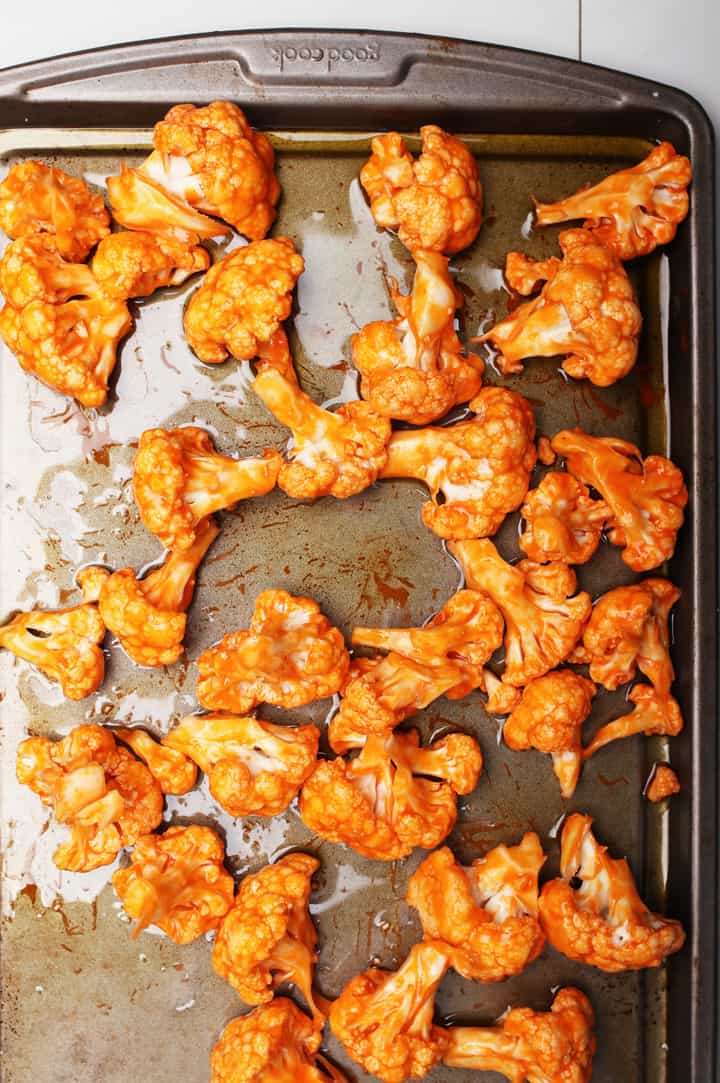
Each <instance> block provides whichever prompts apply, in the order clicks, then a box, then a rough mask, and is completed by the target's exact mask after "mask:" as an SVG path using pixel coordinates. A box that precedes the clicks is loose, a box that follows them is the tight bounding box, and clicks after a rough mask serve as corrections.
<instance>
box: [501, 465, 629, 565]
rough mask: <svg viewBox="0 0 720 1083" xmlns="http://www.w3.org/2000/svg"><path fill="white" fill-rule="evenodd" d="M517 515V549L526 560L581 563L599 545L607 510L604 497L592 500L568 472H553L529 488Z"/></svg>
mask: <svg viewBox="0 0 720 1083" xmlns="http://www.w3.org/2000/svg"><path fill="white" fill-rule="evenodd" d="M520 514H521V515H522V517H523V521H524V527H523V532H522V534H521V535H520V548H521V549H522V550H523V551H524V552H525V553H527V555H528V556H529V558H530V560H534V561H535V562H536V563H538V564H544V563H545V562H546V561H548V560H565V561H567V563H568V564H584V563H585V562H586V561H588V560H590V557H591V556H592V555H593V553H594V552H595V550H596V549H597V547H598V545H599V544H600V538H601V536H602V532H603V527H604V526H605V523H606V522H607V520H608V519H609V518H610V509H609V508H608V506H607V504H606V503H605V501H604V500H593V499H592V498H591V496H590V493H589V492H588V488H587V486H586V485H583V484H582V482H580V481H578V480H577V478H574V477H573V476H572V474H563V473H560V472H555V473H552V474H546V475H545V477H544V478H543V479H542V481H541V482H540V484H539V485H538V487H537V489H531V490H530V492H529V493H528V494H527V497H526V498H525V503H524V504H523V506H522V509H521V512H520Z"/></svg>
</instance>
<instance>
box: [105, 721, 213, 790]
mask: <svg viewBox="0 0 720 1083" xmlns="http://www.w3.org/2000/svg"><path fill="white" fill-rule="evenodd" d="M113 734H114V736H115V737H116V738H117V739H118V740H119V741H122V742H123V744H126V745H127V746H128V748H131V749H132V750H133V752H134V753H135V755H136V756H137V758H138V759H139V760H142V762H143V763H144V764H145V766H146V767H147V769H148V771H149V772H150V774H151V775H152V777H153V778H154V779H155V781H156V782H157V783H158V785H159V787H160V789H161V790H162V792H163V793H167V794H184V793H189V792H190V790H192V789H193V787H194V786H195V783H196V782H197V767H196V766H195V764H194V763H193V761H192V760H191V759H189V758H188V757H187V756H185V755H183V753H182V752H179V751H178V750H177V749H175V748H171V747H169V746H168V745H165V744H164V743H161V742H160V741H156V740H155V738H154V737H152V736H151V735H150V734H149V733H148V732H147V730H143V729H140V728H139V727H137V726H132V727H131V726H118V728H117V729H114V730H113Z"/></svg>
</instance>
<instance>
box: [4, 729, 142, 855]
mask: <svg viewBox="0 0 720 1083" xmlns="http://www.w3.org/2000/svg"><path fill="white" fill-rule="evenodd" d="M15 770H16V774H17V779H18V782H20V783H22V784H23V785H25V786H29V787H30V789H31V790H32V791H33V792H34V793H36V794H38V796H39V797H40V798H41V799H42V801H43V803H44V804H46V805H49V806H50V807H51V808H52V809H53V810H54V812H55V818H56V819H57V820H58V822H59V823H64V824H68V825H69V827H70V838H69V840H68V841H67V842H64V843H62V845H61V846H59V847H58V849H57V850H56V851H55V853H54V855H53V861H54V862H55V864H56V865H57V867H58V868H60V869H68V870H69V871H70V872H89V871H90V870H91V869H96V868H98V867H99V866H100V865H109V864H111V863H112V862H113V861H114V860H115V857H116V856H117V854H118V852H119V851H120V850H121V849H122V848H123V847H124V846H132V845H133V843H135V842H136V841H137V839H138V838H140V836H141V835H146V834H148V833H149V832H150V831H153V830H154V829H155V828H156V827H157V826H158V824H159V823H160V820H161V819H162V810H163V795H162V791H161V790H160V787H159V785H158V784H157V782H156V781H155V779H154V778H153V776H152V775H151V774H150V772H149V771H148V769H147V767H145V765H144V764H142V763H140V762H139V761H138V760H136V759H135V757H134V756H133V755H132V754H131V753H130V752H128V750H127V749H126V748H118V746H117V745H116V743H115V739H114V737H113V735H112V733H111V732H110V731H109V730H106V729H103V727H102V726H96V725H88V726H78V727H77V728H76V729H74V730H73V731H72V732H71V733H70V734H68V736H67V737H64V738H63V739H62V740H61V741H51V740H49V739H48V738H47V737H29V738H27V740H25V741H21V743H20V744H19V745H18V749H17V760H16V768H15Z"/></svg>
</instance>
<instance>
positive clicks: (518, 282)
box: [482, 229, 642, 387]
mask: <svg viewBox="0 0 720 1083" xmlns="http://www.w3.org/2000/svg"><path fill="white" fill-rule="evenodd" d="M560 247H561V248H562V250H563V259H562V260H546V261H545V262H543V263H536V264H534V265H533V264H532V262H531V261H529V260H523V264H522V266H518V261H517V260H516V261H515V262H511V261H510V260H509V262H508V267H507V269H506V277H507V279H508V283H509V285H510V286H511V287H513V288H516V289H518V291H519V292H520V293H530V292H532V290H533V288H534V284H533V281H532V279H533V277H534V278H536V279H539V280H542V279H543V278H545V279H547V281H546V283H545V285H544V286H543V288H542V292H541V293H540V295H539V296H538V297H536V298H535V299H534V300H532V301H526V302H525V304H522V305H519V306H518V307H517V308H516V309H514V310H513V311H512V312H511V313H510V314H509V315H508V316H506V317H505V318H504V319H503V320H501V321H500V322H499V323H496V324H495V326H494V327H493V328H492V330H491V331H489V332H488V333H487V334H486V335H483V336H482V338H483V341H484V340H487V339H489V340H490V341H491V342H492V343H493V345H494V346H496V347H497V349H498V350H499V351H500V354H499V356H498V358H497V365H498V367H499V369H500V371H501V372H504V373H510V372H522V369H523V364H522V362H523V360H524V359H525V358H528V357H555V356H557V355H558V354H567V355H569V356H567V357H566V358H565V360H564V361H563V363H562V367H563V369H564V370H565V372H567V374H568V376H573V377H575V379H580V378H581V377H583V376H587V378H588V380H590V382H591V383H593V384H596V385H597V386H598V387H608V386H609V385H610V384H614V383H615V382H616V381H617V380H620V379H622V377H623V376H626V375H627V374H628V372H629V371H630V369H631V368H632V367H633V365H634V364H635V360H636V358H637V351H638V339H639V337H640V329H641V327H642V316H641V313H640V309H639V308H638V305H637V302H636V299H635V291H634V289H633V286H632V283H631V281H630V279H629V278H628V276H627V272H626V271H625V268H624V267H623V265H622V263H621V262H620V260H619V259H618V258H617V256H616V255H615V253H614V252H613V251H612V250H611V249H610V248H607V247H605V245H603V244H599V243H598V242H597V241H596V240H595V239H594V238H593V236H592V234H590V233H587V232H586V231H584V230H582V229H569V230H565V232H564V233H561V234H560ZM511 255H515V256H516V255H517V253H511ZM527 264H531V267H532V270H531V269H529V268H528V267H527V266H526V265H527ZM513 272H514V273H513ZM533 272H534V273H533Z"/></svg>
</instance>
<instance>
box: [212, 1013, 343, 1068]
mask: <svg viewBox="0 0 720 1083" xmlns="http://www.w3.org/2000/svg"><path fill="white" fill-rule="evenodd" d="M320 1039H321V1032H320V1031H319V1030H318V1028H317V1027H316V1026H315V1025H314V1023H312V1022H311V1020H310V1019H308V1017H307V1016H306V1015H305V1014H304V1012H301V1011H300V1009H299V1008H298V1007H296V1006H295V1004H293V1002H292V1000H288V999H287V997H275V999H274V1000H273V1001H271V1002H270V1003H269V1004H263V1005H261V1007H259V1008H255V1009H254V1011H251V1012H250V1013H249V1014H248V1015H243V1016H240V1018H239V1019H233V1020H231V1021H230V1022H229V1023H228V1025H227V1026H226V1027H225V1030H224V1031H223V1032H222V1035H221V1037H220V1041H219V1042H218V1043H217V1045H216V1046H215V1048H214V1049H213V1051H212V1055H211V1057H210V1067H211V1077H210V1083H348V1081H347V1079H346V1078H345V1076H344V1075H343V1074H342V1072H340V1071H339V1070H338V1069H337V1068H336V1067H335V1066H334V1065H333V1064H330V1062H329V1061H327V1060H326V1059H325V1057H323V1056H322V1055H321V1054H320V1053H319V1052H318V1049H319V1048H320Z"/></svg>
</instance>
